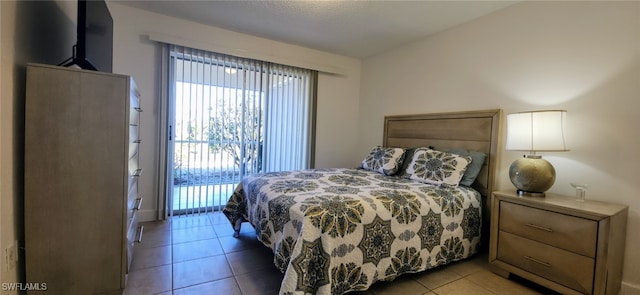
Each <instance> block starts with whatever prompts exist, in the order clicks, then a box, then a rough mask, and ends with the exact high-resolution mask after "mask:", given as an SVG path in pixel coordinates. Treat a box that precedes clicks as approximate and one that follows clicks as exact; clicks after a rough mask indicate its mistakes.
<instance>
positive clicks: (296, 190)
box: [223, 110, 501, 295]
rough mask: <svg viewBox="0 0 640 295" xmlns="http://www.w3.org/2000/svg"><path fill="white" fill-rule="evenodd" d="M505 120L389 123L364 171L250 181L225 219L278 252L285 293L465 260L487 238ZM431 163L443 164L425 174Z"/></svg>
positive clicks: (344, 286) (407, 118)
mask: <svg viewBox="0 0 640 295" xmlns="http://www.w3.org/2000/svg"><path fill="white" fill-rule="evenodd" d="M500 117H501V111H500V110H483V111H467V112H455V113H437V114H424V115H402V116H387V117H385V120H384V132H383V142H382V145H380V146H376V147H373V149H372V150H371V152H370V153H369V154H368V155H366V157H364V160H363V162H362V165H361V167H358V168H332V169H308V170H299V171H284V172H271V173H262V174H255V175H250V176H247V177H245V178H244V179H243V180H242V182H241V183H239V184H238V186H237V187H236V190H235V191H234V193H233V195H232V196H231V197H230V198H229V201H228V202H227V204H226V206H225V208H224V209H223V213H224V214H225V215H226V216H227V218H228V219H229V221H230V222H231V224H232V225H233V226H234V230H235V231H236V233H238V232H239V230H240V226H241V224H242V222H245V221H248V222H249V223H250V224H251V225H252V226H253V227H254V228H255V230H256V236H257V238H258V240H260V241H261V242H262V243H263V244H264V245H265V246H267V247H269V248H270V249H271V250H272V251H273V253H274V264H275V265H276V267H277V268H278V269H279V270H280V271H282V272H283V273H284V274H285V275H284V279H283V281H282V284H281V287H280V294H291V295H293V294H344V293H347V292H351V291H362V290H366V289H368V288H369V287H370V286H371V285H372V284H373V283H375V282H377V281H390V280H394V279H395V278H396V277H398V276H400V275H402V274H405V273H415V272H420V271H424V270H426V269H431V268H434V267H437V266H440V265H444V264H448V263H451V262H453V261H457V260H461V259H466V258H468V257H471V256H473V255H474V254H475V253H477V252H478V251H479V249H480V247H481V246H482V245H486V241H488V240H487V237H484V236H482V233H483V232H484V233H488V230H486V229H487V225H488V218H487V217H488V216H489V215H488V214H487V213H488V212H487V211H486V210H487V209H488V208H489V207H490V206H488V204H486V202H487V195H488V194H489V192H491V190H492V185H493V179H494V175H495V167H496V159H497V153H496V152H497V141H498V130H499V126H500ZM477 154H482V155H484V157H483V158H481V160H478V158H477V157H476V156H477ZM474 158H475V160H476V161H475V163H474V165H475V168H473V169H471V163H473V162H474V161H473V160H474ZM380 159H384V161H379V160H380ZM430 159H431V160H433V159H438V162H439V163H442V164H443V165H441V166H442V167H440V168H438V169H435V170H434V169H431V168H433V167H431V168H427V169H425V167H428V166H429V165H430V164H428V163H433V161H429V160H430ZM470 170H475V171H474V172H473V173H472V174H473V175H472V176H473V177H472V179H469V178H468V177H467V176H469V175H468V174H469V171H470ZM469 181H471V182H469ZM463 182H464V184H461V183H463Z"/></svg>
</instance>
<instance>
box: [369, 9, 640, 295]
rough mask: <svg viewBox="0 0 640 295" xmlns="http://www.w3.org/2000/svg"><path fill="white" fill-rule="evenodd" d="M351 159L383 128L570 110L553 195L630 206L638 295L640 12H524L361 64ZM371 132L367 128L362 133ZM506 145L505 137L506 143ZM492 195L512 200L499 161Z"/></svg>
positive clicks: (555, 158)
mask: <svg viewBox="0 0 640 295" xmlns="http://www.w3.org/2000/svg"><path fill="white" fill-rule="evenodd" d="M361 80H362V82H361V89H360V93H361V95H360V108H359V111H360V116H359V128H358V131H359V134H360V137H359V145H358V153H359V154H364V153H366V151H368V150H369V149H370V148H371V146H372V145H375V144H377V143H379V142H380V140H381V138H382V128H381V127H382V124H383V117H384V116H385V115H391V114H408V113H427V112H440V111H457V110H473V109H490V108H502V109H503V110H504V111H505V113H511V112H517V111H525V110H539V109H566V110H567V111H568V130H567V133H568V136H567V137H568V143H569V146H570V148H571V151H570V152H566V153H546V154H544V155H543V157H545V158H546V159H547V160H549V161H550V162H551V163H552V164H553V165H554V166H555V168H556V170H557V180H556V183H555V185H554V186H553V187H552V188H551V191H552V192H556V193H561V194H568V195H573V194H574V192H573V189H572V188H571V187H570V186H569V182H571V181H579V182H584V183H588V184H589V185H590V188H589V190H588V192H587V198H589V199H597V200H603V201H610V202H616V203H622V204H626V205H629V218H628V227H627V243H626V253H625V265H624V274H623V292H622V294H632V293H633V294H638V293H637V292H640V276H639V275H638V274H640V257H638V255H637V254H636V253H635V252H636V251H637V249H638V248H639V247H640V232H639V231H637V228H640V198H639V197H638V192H640V182H639V181H638V176H637V175H638V174H637V168H638V167H640V156H639V155H638V151H640V136H639V135H640V131H638V126H640V2H613V1H607V2H586V1H570V2H554V1H544V2H542V1H540V2H538V1H536V2H523V3H519V4H516V5H514V6H511V7H508V8H506V9H504V10H501V11H498V12H496V13H493V14H491V15H489V16H486V17H483V18H480V19H477V20H475V21H472V22H470V23H467V24H464V25H461V26H458V27H456V28H453V29H450V30H448V31H445V32H442V33H440V34H437V35H434V36H431V37H429V38H426V39H423V40H422V41H419V42H416V43H413V44H410V45H407V46H404V47H401V48H397V49H395V50H392V51H389V52H386V53H384V54H381V55H378V56H375V57H372V58H369V59H367V60H365V61H363V66H362V78H361ZM368 126H371V128H368ZM503 134H504V133H503ZM501 149H502V151H503V152H502V156H501V159H500V162H499V163H500V165H499V169H500V170H499V174H498V187H499V188H500V189H507V190H513V189H514V188H513V186H512V185H511V183H510V182H509V178H508V167H509V165H510V163H511V162H513V161H514V160H515V159H516V158H517V157H520V156H521V155H520V154H519V153H518V152H507V151H504V145H502V146H501Z"/></svg>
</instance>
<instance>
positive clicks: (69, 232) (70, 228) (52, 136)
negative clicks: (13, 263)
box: [24, 64, 142, 294]
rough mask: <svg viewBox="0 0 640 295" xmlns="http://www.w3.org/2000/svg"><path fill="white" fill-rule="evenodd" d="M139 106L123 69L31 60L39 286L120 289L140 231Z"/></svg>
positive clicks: (33, 279) (30, 270)
mask: <svg viewBox="0 0 640 295" xmlns="http://www.w3.org/2000/svg"><path fill="white" fill-rule="evenodd" d="M140 112H141V109H140V103H139V93H138V91H137V89H136V86H135V83H134V81H133V79H131V78H130V77H129V76H124V75H117V74H109V73H101V72H95V71H85V70H79V69H72V68H63V67H56V66H48V65H39V64H29V65H28V67H27V89H26V102H25V161H24V164H25V171H24V173H25V180H24V185H25V190H24V193H25V203H24V209H25V254H26V257H25V263H26V281H27V282H28V283H46V286H47V294H120V293H122V289H123V288H124V286H125V283H126V276H127V272H128V268H129V265H130V262H131V257H132V250H133V247H132V245H133V243H134V242H135V241H136V240H138V239H139V238H140V236H141V234H142V228H139V227H138V224H137V218H136V211H137V210H138V209H139V207H140V203H141V200H142V198H141V197H140V196H138V183H137V182H138V177H139V175H140V172H141V170H140V168H139V165H138V145H139V143H140V139H139V137H138V134H139V132H138V131H139V129H138V125H139V122H140V119H139V118H140V116H139V113H140ZM36 293H37V292H36Z"/></svg>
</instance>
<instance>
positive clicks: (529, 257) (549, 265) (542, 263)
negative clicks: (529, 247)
mask: <svg viewBox="0 0 640 295" xmlns="http://www.w3.org/2000/svg"><path fill="white" fill-rule="evenodd" d="M523 257H524V258H525V259H527V260H531V261H533V262H535V263H537V264H541V265H544V266H546V267H551V264H549V263H547V262H544V261H541V260H538V259H535V258H533V257H531V256H523Z"/></svg>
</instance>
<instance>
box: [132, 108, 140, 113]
mask: <svg viewBox="0 0 640 295" xmlns="http://www.w3.org/2000/svg"><path fill="white" fill-rule="evenodd" d="M133 109H134V110H136V112H138V113H142V108H133Z"/></svg>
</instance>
